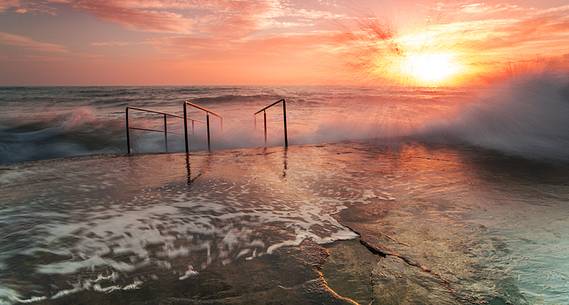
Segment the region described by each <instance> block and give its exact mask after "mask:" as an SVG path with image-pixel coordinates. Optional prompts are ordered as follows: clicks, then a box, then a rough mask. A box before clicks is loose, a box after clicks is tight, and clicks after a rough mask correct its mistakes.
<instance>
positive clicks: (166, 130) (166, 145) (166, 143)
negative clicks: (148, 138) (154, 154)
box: [164, 115, 168, 152]
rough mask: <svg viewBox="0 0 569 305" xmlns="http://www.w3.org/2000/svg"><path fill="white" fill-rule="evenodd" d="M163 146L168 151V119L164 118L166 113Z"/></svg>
mask: <svg viewBox="0 0 569 305" xmlns="http://www.w3.org/2000/svg"><path fill="white" fill-rule="evenodd" d="M164 147H165V149H166V152H168V120H167V119H166V115H164Z"/></svg>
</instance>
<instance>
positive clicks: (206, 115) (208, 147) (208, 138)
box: [205, 112, 211, 151]
mask: <svg viewBox="0 0 569 305" xmlns="http://www.w3.org/2000/svg"><path fill="white" fill-rule="evenodd" d="M205 122H206V127H207V150H208V151H211V144H210V136H209V112H206V114H205Z"/></svg>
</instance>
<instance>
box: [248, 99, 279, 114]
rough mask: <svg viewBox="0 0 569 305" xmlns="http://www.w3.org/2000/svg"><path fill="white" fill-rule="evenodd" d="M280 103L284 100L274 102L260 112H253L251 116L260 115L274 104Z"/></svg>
mask: <svg viewBox="0 0 569 305" xmlns="http://www.w3.org/2000/svg"><path fill="white" fill-rule="evenodd" d="M282 101H284V99H280V100H278V101H276V102H274V103H272V104H270V105H269V106H266V107H265V108H263V109H261V110H259V111H257V112H255V113H254V114H253V115H257V114H259V113H261V112H263V111H265V110H267V109H269V108H271V107H273V106H274V105H276V104H278V103H280V102H282Z"/></svg>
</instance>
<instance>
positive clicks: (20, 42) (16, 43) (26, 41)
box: [0, 32, 68, 53]
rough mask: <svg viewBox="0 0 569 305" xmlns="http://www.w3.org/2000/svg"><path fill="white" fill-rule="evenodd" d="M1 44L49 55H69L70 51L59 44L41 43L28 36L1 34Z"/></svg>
mask: <svg viewBox="0 0 569 305" xmlns="http://www.w3.org/2000/svg"><path fill="white" fill-rule="evenodd" d="M0 44H3V45H7V46H12V47H19V48H22V49H26V50H32V51H39V52H48V53H67V52H68V50H67V49H66V48H65V47H64V46H62V45H58V44H54V43H48V42H41V41H37V40H34V39H31V38H29V37H26V36H21V35H15V34H10V33H5V32H0Z"/></svg>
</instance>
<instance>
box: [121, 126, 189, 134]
mask: <svg viewBox="0 0 569 305" xmlns="http://www.w3.org/2000/svg"><path fill="white" fill-rule="evenodd" d="M128 129H134V130H142V131H156V132H164V130H158V129H147V128H140V127H129V128H128ZM166 132H167V133H169V134H175V135H182V133H181V132H173V131H166Z"/></svg>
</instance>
